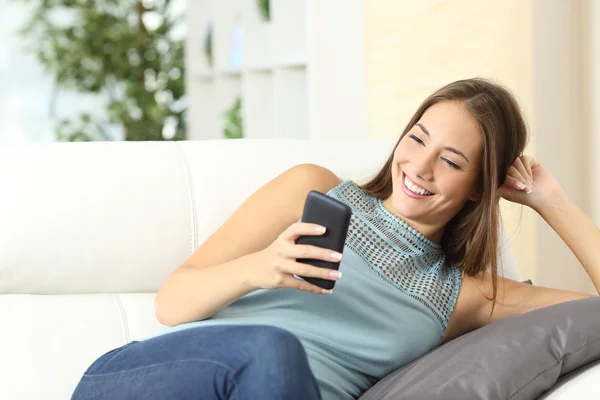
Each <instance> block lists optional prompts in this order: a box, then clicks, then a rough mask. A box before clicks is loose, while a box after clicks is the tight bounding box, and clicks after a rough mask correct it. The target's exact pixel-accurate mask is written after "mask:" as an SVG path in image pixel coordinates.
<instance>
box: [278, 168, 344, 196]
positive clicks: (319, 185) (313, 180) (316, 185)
mask: <svg viewBox="0 0 600 400" xmlns="http://www.w3.org/2000/svg"><path fill="white" fill-rule="evenodd" d="M283 175H286V178H287V176H289V178H293V179H292V180H291V182H290V181H288V180H287V179H283V180H282V183H283V184H287V183H291V184H294V185H298V188H299V189H300V190H303V189H306V188H311V189H310V190H318V191H321V192H328V191H329V190H331V189H332V188H334V187H336V186H337V185H339V184H340V183H342V179H341V178H339V177H338V176H337V175H336V174H335V173H333V171H331V170H329V169H327V168H325V167H323V166H321V165H317V164H309V163H305V164H298V165H296V166H294V167H292V168H290V169H288V170H287V171H285V172H284V173H283Z"/></svg>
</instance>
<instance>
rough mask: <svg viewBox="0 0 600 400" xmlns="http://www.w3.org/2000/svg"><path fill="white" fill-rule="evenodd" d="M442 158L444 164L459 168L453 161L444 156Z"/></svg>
mask: <svg viewBox="0 0 600 400" xmlns="http://www.w3.org/2000/svg"><path fill="white" fill-rule="evenodd" d="M442 160H444V161H445V162H446V164H448V165H449V166H451V167H452V168H454V169H460V167H459V166H458V164H455V163H453V162H452V161H450V160H448V159H446V158H442Z"/></svg>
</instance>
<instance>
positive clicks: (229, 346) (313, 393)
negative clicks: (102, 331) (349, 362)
mask: <svg viewBox="0 0 600 400" xmlns="http://www.w3.org/2000/svg"><path fill="white" fill-rule="evenodd" d="M88 399H89V400H91V399H94V400H103V399H106V400H124V399H132V400H138V399H161V400H162V399H169V400H171V399H173V400H179V399H182V400H183V399H190V400H191V399H194V400H213V399H215V400H216V399H223V400H225V399H231V400H250V399H260V400H269V399H277V400H296V399H298V400H300V399H302V400H313V399H316V400H320V399H321V395H320V394H319V388H318V386H317V382H316V380H315V377H314V376H313V374H312V372H311V370H310V367H309V365H308V360H307V358H306V353H305V351H304V348H303V347H302V344H301V343H300V341H299V340H298V338H296V336H294V335H293V334H292V333H290V332H288V331H287V330H284V329H281V328H277V327H273V326H266V325H218V326H215V325H210V326H205V327H197V328H190V329H186V330H181V331H176V332H172V333H167V334H165V335H162V336H157V337H154V338H151V339H148V340H144V341H141V342H139V341H134V342H131V343H128V344H126V345H124V346H122V347H119V348H117V349H114V350H111V351H109V352H108V353H106V354H104V355H103V356H101V357H100V358H98V359H97V360H96V361H94V363H93V364H92V365H91V366H90V367H89V368H88V370H87V371H86V372H85V373H84V374H83V377H82V378H81V381H80V382H79V384H78V385H77V387H76V388H75V392H74V393H73V397H72V400H88Z"/></svg>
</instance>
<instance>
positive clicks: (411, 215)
mask: <svg viewBox="0 0 600 400" xmlns="http://www.w3.org/2000/svg"><path fill="white" fill-rule="evenodd" d="M482 153H483V139H482V133H481V130H480V128H479V125H478V124H477V121H476V120H475V119H474V118H473V117H472V116H471V114H470V113H469V111H467V109H466V108H465V107H464V106H463V105H462V104H461V103H458V102H450V101H442V102H439V103H436V104H434V105H433V106H431V107H430V108H428V109H427V111H425V113H424V114H423V116H422V117H421V119H420V120H419V121H418V122H417V124H415V126H413V128H412V129H411V130H410V131H409V132H408V133H407V134H406V135H405V136H404V137H403V138H402V140H401V141H400V143H399V144H398V146H397V147H396V150H395V152H394V161H393V164H392V179H393V193H392V196H391V197H390V198H388V199H386V200H385V201H384V205H385V207H386V208H387V209H388V210H390V211H391V212H392V213H394V214H396V215H399V216H401V217H402V218H403V219H405V220H406V221H407V222H408V223H409V224H411V225H413V226H414V227H415V228H416V229H418V230H419V231H420V232H421V233H422V234H424V235H425V236H427V237H429V238H430V239H432V240H435V241H439V240H441V236H442V233H443V228H444V227H445V225H446V224H447V223H448V221H450V220H451V219H452V218H453V217H454V216H455V215H456V214H457V213H458V212H459V211H460V210H461V209H462V208H463V206H464V205H465V202H466V201H468V200H474V201H476V200H477V193H476V191H475V183H476V181H477V177H478V174H479V169H480V167H481V165H480V164H481V155H482ZM405 180H408V185H407V184H406V182H405ZM411 189H412V190H411ZM415 190H416V191H417V192H420V193H414V191H415ZM423 190H425V191H423Z"/></svg>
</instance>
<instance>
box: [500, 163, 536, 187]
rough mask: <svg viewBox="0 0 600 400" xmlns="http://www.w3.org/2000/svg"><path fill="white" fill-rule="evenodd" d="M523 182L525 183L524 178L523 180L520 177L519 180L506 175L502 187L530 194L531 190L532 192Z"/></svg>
mask: <svg viewBox="0 0 600 400" xmlns="http://www.w3.org/2000/svg"><path fill="white" fill-rule="evenodd" d="M511 168H512V167H511ZM523 182H526V180H525V178H523V177H521V178H520V179H516V178H513V177H512V176H510V175H508V176H507V177H506V180H505V181H504V185H503V186H509V187H512V188H515V189H517V190H521V191H523V192H526V193H531V190H532V189H531V187H530V186H529V185H528V184H525V183H523Z"/></svg>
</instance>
